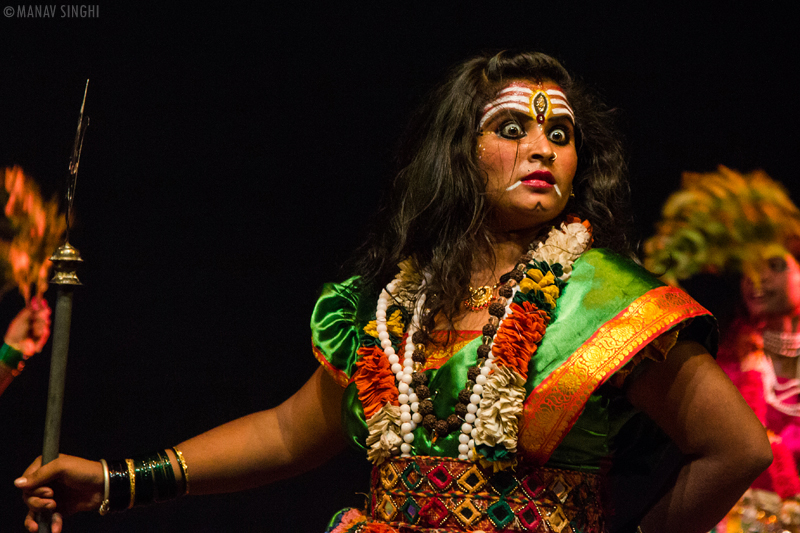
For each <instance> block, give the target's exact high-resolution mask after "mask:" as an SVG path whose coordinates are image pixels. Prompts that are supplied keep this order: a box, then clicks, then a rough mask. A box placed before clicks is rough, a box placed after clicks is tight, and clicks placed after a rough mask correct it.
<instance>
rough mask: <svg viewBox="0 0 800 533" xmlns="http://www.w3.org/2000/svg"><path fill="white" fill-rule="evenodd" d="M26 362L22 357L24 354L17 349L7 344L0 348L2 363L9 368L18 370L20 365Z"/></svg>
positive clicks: (0, 360)
mask: <svg viewBox="0 0 800 533" xmlns="http://www.w3.org/2000/svg"><path fill="white" fill-rule="evenodd" d="M24 360H25V357H24V356H23V355H22V352H20V351H19V350H17V349H16V348H12V347H11V346H9V345H8V344H6V343H3V346H2V347H0V362H2V363H3V364H4V365H6V366H7V367H9V368H12V369H14V370H18V369H19V368H18V367H19V364H20V363H21V362H22V361H24ZM20 370H21V369H20Z"/></svg>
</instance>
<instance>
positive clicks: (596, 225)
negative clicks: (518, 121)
mask: <svg viewBox="0 0 800 533" xmlns="http://www.w3.org/2000/svg"><path fill="white" fill-rule="evenodd" d="M518 78H525V79H531V80H535V81H543V80H552V81H553V82H555V83H557V84H558V85H559V86H561V88H562V89H563V90H564V92H565V93H566V95H567V98H568V99H569V102H570V103H571V105H572V107H573V110H574V112H575V117H576V122H577V124H576V148H577V150H578V168H577V172H576V175H575V178H574V182H573V183H574V186H573V189H574V193H575V198H572V199H571V200H570V202H569V203H568V204H567V207H566V209H565V212H569V213H574V214H576V215H578V216H580V217H581V218H587V219H589V220H590V221H591V223H592V225H593V231H594V233H593V235H594V246H596V247H607V248H611V249H613V250H615V251H618V252H620V253H623V254H628V255H630V254H631V252H630V243H629V241H628V239H627V237H626V231H627V228H628V226H629V224H630V216H629V214H628V199H629V193H630V191H629V186H628V181H627V177H626V163H625V157H624V154H623V150H622V145H621V142H620V136H619V134H618V133H617V132H616V130H615V129H614V127H613V125H612V120H611V112H610V111H609V110H608V108H607V107H606V106H604V105H603V104H602V103H601V102H599V101H598V100H597V99H596V98H595V97H594V96H592V95H591V94H590V93H589V92H588V91H587V90H585V89H584V88H583V87H582V86H581V85H580V84H579V83H578V82H576V81H575V80H574V79H573V78H572V77H571V76H570V75H569V74H568V73H567V71H566V70H565V69H564V67H562V66H561V64H560V63H559V62H558V61H556V60H555V59H553V58H552V57H550V56H548V55H545V54H542V53H537V52H500V53H498V54H496V55H481V56H478V57H475V58H473V59H470V60H468V61H466V62H464V63H462V64H460V65H458V66H456V67H455V68H454V69H453V70H452V72H451V74H450V76H449V77H448V78H447V79H446V80H445V82H444V83H443V84H442V85H441V86H439V87H438V88H436V89H435V90H434V91H433V93H432V94H431V95H430V97H429V98H428V99H427V101H426V103H425V104H424V105H423V106H422V107H421V108H420V109H419V111H418V112H417V113H416V114H415V115H414V117H413V118H412V121H411V123H410V125H409V128H408V129H407V131H406V133H405V135H404V137H403V138H402V139H401V149H400V153H399V157H398V163H399V168H400V170H399V171H398V173H397V175H396V178H395V180H394V183H393V187H392V189H391V192H390V194H389V195H388V197H387V201H386V202H384V205H383V207H382V208H381V210H380V211H379V213H378V217H377V220H381V221H384V222H383V223H382V224H380V225H379V226H378V227H379V229H378V230H377V231H375V232H374V233H372V234H371V235H370V237H369V239H368V241H367V242H366V244H365V245H364V246H363V247H362V248H361V249H360V251H359V256H358V257H357V259H356V262H355V267H356V268H355V270H356V273H357V274H359V275H360V276H361V279H362V281H363V282H365V283H370V284H378V285H379V286H380V285H384V284H386V283H388V282H389V281H390V280H391V279H392V277H393V276H395V275H396V272H397V264H398V262H400V261H402V260H403V259H405V258H409V257H410V258H412V260H413V261H414V263H415V267H416V268H417V269H419V270H420V271H422V270H425V271H427V272H429V273H430V278H429V283H428V285H427V288H426V292H427V293H428V295H429V297H428V301H429V302H431V301H432V309H431V311H432V313H431V314H430V316H435V315H436V313H437V312H439V311H443V312H444V313H445V315H446V316H447V317H452V316H455V314H456V313H457V312H458V306H459V303H460V302H461V301H462V300H463V299H464V298H465V297H466V296H467V289H466V287H467V286H468V284H469V281H470V276H471V272H472V269H473V267H474V261H475V257H476V256H477V255H478V254H477V253H476V252H480V251H483V252H489V254H488V255H489V256H490V257H491V247H492V244H493V236H492V234H491V232H490V231H489V228H488V227H487V224H486V223H485V222H486V221H487V217H488V216H489V215H490V210H491V207H490V205H489V204H488V202H487V200H486V197H485V190H486V181H487V176H486V173H485V172H484V171H483V170H481V168H480V167H479V165H478V160H477V156H476V149H475V148H476V145H477V134H478V117H479V114H480V111H481V110H482V109H483V107H484V106H485V105H486V104H487V103H488V102H489V101H491V100H492V99H493V98H494V97H495V95H496V94H497V92H498V91H499V90H500V89H501V88H502V87H504V86H505V85H506V84H507V83H508V82H509V81H510V80H512V79H518ZM381 226H382V227H381ZM433 296H435V297H433Z"/></svg>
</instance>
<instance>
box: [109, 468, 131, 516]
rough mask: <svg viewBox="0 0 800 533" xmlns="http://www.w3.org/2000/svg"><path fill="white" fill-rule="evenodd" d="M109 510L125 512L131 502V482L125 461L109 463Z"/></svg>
mask: <svg viewBox="0 0 800 533" xmlns="http://www.w3.org/2000/svg"><path fill="white" fill-rule="evenodd" d="M108 478H109V490H108V502H109V510H111V511H115V512H117V511H124V510H125V509H127V508H128V505H129V504H130V501H131V481H130V477H129V476H128V466H127V465H126V464H125V461H108Z"/></svg>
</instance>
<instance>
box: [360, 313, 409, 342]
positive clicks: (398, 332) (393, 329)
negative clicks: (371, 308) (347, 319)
mask: <svg viewBox="0 0 800 533" xmlns="http://www.w3.org/2000/svg"><path fill="white" fill-rule="evenodd" d="M377 327H378V326H377V323H376V321H375V320H371V321H370V322H369V323H368V324H367V325H366V326H364V333H366V334H367V335H369V336H370V337H375V338H376V339H377V338H378V329H377ZM386 329H387V331H388V332H389V335H393V336H395V337H402V336H403V313H401V312H400V310H399V309H397V310H395V312H394V313H392V316H390V317H389V319H388V320H387V321H386Z"/></svg>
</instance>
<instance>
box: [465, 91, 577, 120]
mask: <svg viewBox="0 0 800 533" xmlns="http://www.w3.org/2000/svg"><path fill="white" fill-rule="evenodd" d="M512 110H513V111H519V112H521V113H525V114H526V115H528V116H529V117H531V118H535V119H536V121H537V122H538V123H539V124H544V123H545V121H546V120H547V119H548V118H551V117H554V116H559V115H565V116H568V117H569V118H570V120H571V121H572V124H575V112H574V111H573V110H572V106H570V105H569V101H568V100H567V96H566V95H565V94H564V92H563V91H562V90H561V88H560V87H555V88H551V89H546V90H545V89H537V90H533V89H531V88H530V87H528V86H526V85H524V84H522V83H518V82H514V83H511V84H510V85H509V86H508V87H506V88H505V89H502V90H501V91H500V92H499V93H497V97H496V98H495V99H494V100H492V101H491V102H489V103H488V104H486V106H485V107H484V108H483V115H482V116H481V120H480V122H479V123H478V127H479V128H483V125H484V124H486V122H487V121H488V120H489V119H491V118H492V117H493V116H494V115H496V114H497V113H499V112H500V111H512Z"/></svg>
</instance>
